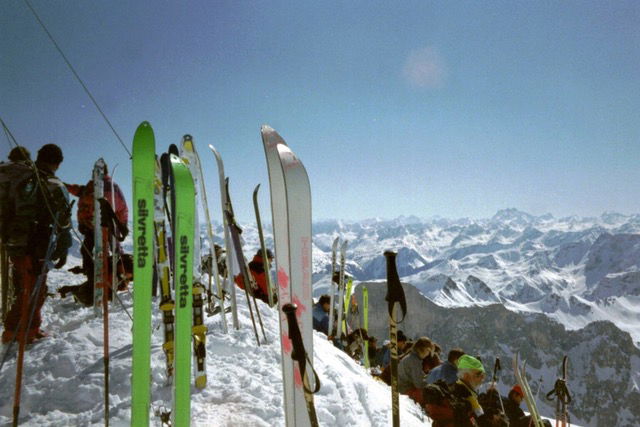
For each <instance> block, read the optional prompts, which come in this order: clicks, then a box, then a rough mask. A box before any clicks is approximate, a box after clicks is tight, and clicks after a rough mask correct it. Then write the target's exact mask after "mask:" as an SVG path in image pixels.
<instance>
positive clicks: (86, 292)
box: [66, 164, 129, 306]
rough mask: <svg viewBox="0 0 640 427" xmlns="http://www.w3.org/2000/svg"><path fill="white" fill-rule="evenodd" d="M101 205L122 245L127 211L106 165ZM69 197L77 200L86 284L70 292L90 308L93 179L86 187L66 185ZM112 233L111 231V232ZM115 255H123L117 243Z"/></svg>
mask: <svg viewBox="0 0 640 427" xmlns="http://www.w3.org/2000/svg"><path fill="white" fill-rule="evenodd" d="M103 181H104V202H102V207H101V210H102V211H106V212H103V214H108V213H111V214H112V216H113V218H114V219H115V222H116V223H117V224H116V226H115V227H114V229H113V233H115V235H116V237H117V240H118V242H122V241H123V240H124V239H125V237H126V236H127V234H128V233H129V229H128V226H127V221H128V218H129V209H128V208H127V202H126V200H125V198H124V194H122V191H121V190H120V187H119V186H118V184H116V183H114V182H113V181H112V180H111V177H110V176H109V170H108V168H107V165H106V164H105V170H104V178H103ZM66 185H67V189H68V190H69V193H71V194H72V195H74V196H76V197H77V198H78V212H77V218H78V229H79V231H80V233H82V235H83V237H84V238H83V240H82V248H81V251H80V252H81V254H82V271H83V272H84V274H85V275H86V276H87V281H86V282H85V283H83V284H82V285H80V286H79V287H77V289H75V290H73V291H72V292H73V294H74V295H75V296H76V298H77V299H78V300H79V301H80V302H81V303H83V304H84V305H87V306H91V305H93V302H94V301H93V292H94V283H93V280H94V277H93V271H94V265H93V246H94V239H95V234H94V224H93V217H94V207H95V205H94V204H95V200H94V190H93V179H91V180H89V182H87V183H86V184H85V185H77V184H66ZM112 198H113V200H114V201H115V206H111V200H112ZM110 232H111V230H110ZM109 243H110V244H111V236H109ZM111 249H112V252H113V253H114V254H116V253H117V254H119V255H122V249H121V248H120V244H119V243H116V247H115V248H111ZM118 268H119V270H123V269H122V266H120V265H119V266H118ZM119 273H121V274H123V273H124V271H119Z"/></svg>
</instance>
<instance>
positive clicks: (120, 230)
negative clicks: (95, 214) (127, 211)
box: [99, 198, 129, 242]
mask: <svg viewBox="0 0 640 427" xmlns="http://www.w3.org/2000/svg"><path fill="white" fill-rule="evenodd" d="M99 201H100V213H101V218H100V225H101V226H103V227H110V228H111V229H112V230H113V233H114V234H115V236H116V239H118V241H119V242H122V241H124V239H125V238H126V237H127V235H128V234H129V227H127V224H126V223H124V224H122V223H121V222H120V221H118V217H117V216H116V213H115V212H114V211H113V207H112V206H111V204H110V203H109V202H108V201H107V200H106V199H104V198H102V199H100V200H99Z"/></svg>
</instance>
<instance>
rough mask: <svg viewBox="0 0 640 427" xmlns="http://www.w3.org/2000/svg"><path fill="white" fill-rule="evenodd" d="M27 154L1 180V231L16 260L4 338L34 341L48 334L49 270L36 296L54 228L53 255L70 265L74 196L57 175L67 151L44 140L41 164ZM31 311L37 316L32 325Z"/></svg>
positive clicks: (60, 264) (58, 263)
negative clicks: (45, 327)
mask: <svg viewBox="0 0 640 427" xmlns="http://www.w3.org/2000/svg"><path fill="white" fill-rule="evenodd" d="M22 154H23V157H22V160H18V161H13V162H12V163H10V164H9V165H7V168H9V169H4V168H3V171H2V174H1V175H2V178H1V179H0V181H2V183H1V184H0V232H1V233H2V241H3V242H5V248H6V251H7V253H8V255H9V257H10V258H11V263H12V264H13V272H12V273H13V274H12V276H13V285H14V293H15V295H16V298H15V300H14V302H13V305H12V306H11V309H10V310H9V313H8V314H7V316H6V318H5V320H4V331H3V333H2V342H3V343H8V342H10V341H12V340H13V339H14V338H17V339H18V340H22V339H26V342H27V343H30V342H32V341H34V340H36V339H40V338H44V337H45V336H46V333H45V332H44V331H42V330H41V329H40V326H41V324H42V316H41V314H40V310H41V309H42V305H43V304H44V301H45V298H46V296H47V286H46V273H45V274H44V275H43V276H42V277H41V280H42V281H41V286H40V288H39V292H38V293H37V294H36V295H34V298H31V295H32V293H33V291H34V288H35V285H36V282H37V281H38V277H39V276H40V275H41V273H42V270H43V264H44V262H45V256H46V254H47V249H48V246H49V241H50V239H51V235H52V233H56V235H57V240H56V245H55V247H54V248H53V253H52V256H51V260H50V261H53V262H54V263H55V268H62V267H63V266H64V264H65V263H66V261H67V251H68V249H69V247H70V246H71V233H70V229H71V220H70V216H71V213H70V206H69V195H68V193H67V190H66V188H65V186H64V184H63V183H62V181H60V179H58V178H57V177H56V176H55V172H56V171H57V170H58V168H59V167H60V164H61V163H62V161H63V159H64V157H63V155H62V150H61V149H60V147H58V146H57V145H55V144H45V145H43V146H42V148H40V150H38V156H37V158H36V162H35V165H29V164H27V158H26V156H25V153H24V152H23V153H22ZM11 165H13V166H11ZM45 271H46V270H45ZM31 310H33V318H32V321H31V325H30V327H29V330H26V328H27V323H28V318H29V315H30V311H31ZM16 334H17V335H16Z"/></svg>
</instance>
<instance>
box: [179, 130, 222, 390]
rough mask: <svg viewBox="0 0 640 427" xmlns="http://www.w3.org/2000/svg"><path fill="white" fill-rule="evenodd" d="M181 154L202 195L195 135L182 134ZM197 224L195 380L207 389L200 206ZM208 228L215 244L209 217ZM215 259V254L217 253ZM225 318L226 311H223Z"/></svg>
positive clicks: (194, 268)
mask: <svg viewBox="0 0 640 427" xmlns="http://www.w3.org/2000/svg"><path fill="white" fill-rule="evenodd" d="M180 156H181V158H182V159H183V161H184V163H185V164H186V165H187V167H188V169H189V172H190V173H191V177H192V179H193V186H194V190H195V193H196V198H197V197H198V184H200V195H201V196H202V191H203V188H204V183H203V182H202V174H201V172H202V171H201V169H200V161H199V159H198V155H197V153H196V151H195V146H194V143H193V138H192V137H191V135H185V136H184V137H182V144H181V151H180ZM202 200H203V203H202V205H203V209H204V211H205V212H206V213H207V217H208V214H209V209H208V208H207V206H206V204H205V201H206V198H202ZM194 215H195V217H194V227H195V233H196V234H195V237H194V245H193V259H194V263H193V278H194V281H193V290H192V293H193V303H192V308H193V328H192V332H193V357H194V365H193V368H194V371H195V384H196V387H197V388H198V389H203V388H204V387H205V386H206V385H207V369H206V355H207V347H206V339H207V326H206V325H205V324H204V310H203V308H204V303H203V295H204V294H205V287H204V284H203V282H204V281H203V280H202V269H201V267H200V263H201V260H202V258H201V246H200V221H199V217H198V209H195V211H194ZM207 227H208V230H207V231H208V232H207V236H208V238H209V245H210V247H211V248H213V231H212V230H211V222H210V221H208V224H207ZM213 257H214V261H215V254H214V255H213ZM209 289H211V275H209ZM222 317H223V318H224V317H225V315H224V313H223V314H222Z"/></svg>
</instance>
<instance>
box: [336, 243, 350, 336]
mask: <svg viewBox="0 0 640 427" xmlns="http://www.w3.org/2000/svg"><path fill="white" fill-rule="evenodd" d="M348 243H349V241H347V240H345V241H344V242H342V245H340V279H339V280H338V324H337V325H336V338H337V339H338V342H342V318H343V316H344V293H345V292H344V291H345V283H344V265H345V257H346V254H347V244H348Z"/></svg>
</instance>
